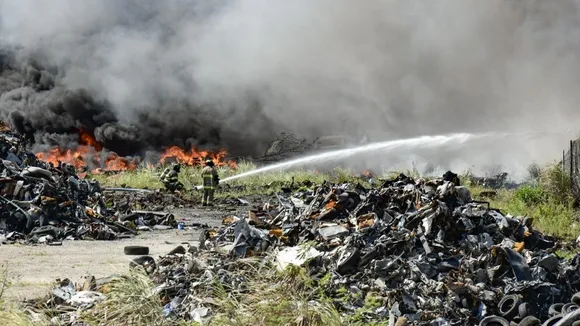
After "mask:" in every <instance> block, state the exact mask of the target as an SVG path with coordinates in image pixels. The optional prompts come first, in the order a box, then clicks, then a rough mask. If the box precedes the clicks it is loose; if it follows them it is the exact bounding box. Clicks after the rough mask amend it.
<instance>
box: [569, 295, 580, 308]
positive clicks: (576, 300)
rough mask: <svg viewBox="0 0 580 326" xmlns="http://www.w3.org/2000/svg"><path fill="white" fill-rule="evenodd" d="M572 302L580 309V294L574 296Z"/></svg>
mask: <svg viewBox="0 0 580 326" xmlns="http://www.w3.org/2000/svg"><path fill="white" fill-rule="evenodd" d="M570 302H572V303H573V304H575V305H577V306H579V307H580V292H578V293H576V294H574V295H573V296H572V300H570Z"/></svg>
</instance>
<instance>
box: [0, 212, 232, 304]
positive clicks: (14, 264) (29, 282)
mask: <svg viewBox="0 0 580 326" xmlns="http://www.w3.org/2000/svg"><path fill="white" fill-rule="evenodd" d="M222 212H223V211H220V210H211V209H203V210H202V209H178V210H176V211H175V212H174V214H175V215H176V217H177V218H178V219H180V220H183V221H184V222H185V223H186V224H190V223H202V224H207V225H209V226H217V225H219V223H220V218H219V217H220V216H221V214H222ZM199 232H200V230H199V229H186V230H175V229H173V230H154V231H150V232H142V233H140V234H139V235H137V236H136V237H134V238H130V239H121V240H116V241H64V242H63V244H62V246H47V245H38V246H27V245H3V246H1V247H0V251H1V252H2V256H1V257H0V265H1V266H4V268H5V269H6V270H7V272H8V273H9V274H10V283H11V284H10V286H9V287H8V288H7V290H6V293H4V295H5V296H6V299H9V300H14V301H22V300H26V299H32V298H37V297H41V296H44V295H46V293H48V291H49V290H50V289H52V287H53V286H54V281H55V280H56V279H63V278H69V279H71V280H74V281H76V280H78V279H80V278H81V277H83V276H85V275H93V276H95V277H97V278H100V277H107V276H110V275H113V274H126V273H127V272H128V271H129V262H130V257H131V256H126V255H124V254H123V247H125V246H128V245H137V246H147V247H149V249H150V252H149V253H150V255H151V256H152V257H158V256H161V255H164V254H166V253H168V252H169V251H171V250H172V249H173V248H175V247H176V246H178V245H179V244H181V243H185V242H187V243H190V244H192V245H197V244H198V239H199Z"/></svg>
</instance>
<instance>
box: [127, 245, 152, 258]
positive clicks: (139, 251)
mask: <svg viewBox="0 0 580 326" xmlns="http://www.w3.org/2000/svg"><path fill="white" fill-rule="evenodd" d="M123 252H124V253H125V255H133V256H137V255H149V247H143V246H126V247H125V248H123Z"/></svg>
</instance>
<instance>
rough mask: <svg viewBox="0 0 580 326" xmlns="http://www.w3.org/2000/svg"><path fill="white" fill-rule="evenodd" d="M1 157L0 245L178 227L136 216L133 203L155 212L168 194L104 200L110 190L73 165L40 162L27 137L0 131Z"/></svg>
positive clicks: (168, 218)
mask: <svg viewBox="0 0 580 326" xmlns="http://www.w3.org/2000/svg"><path fill="white" fill-rule="evenodd" d="M0 158H1V162H0V242H3V243H11V242H15V241H23V240H26V241H27V242H32V243H38V242H42V243H49V244H53V245H58V244H61V242H60V240H63V239H67V238H68V239H97V240H112V239H116V238H118V237H121V236H130V235H134V234H136V229H137V226H139V225H140V226H146V227H153V226H155V225H159V224H164V225H167V226H171V227H175V226H176V225H177V223H176V222H175V219H174V218H173V216H171V215H168V214H162V215H163V216H161V217H159V216H157V215H158V214H151V213H149V212H144V213H143V214H139V216H138V217H136V218H133V217H135V214H133V213H132V212H131V209H133V208H134V207H135V204H138V203H141V204H142V205H141V206H142V207H143V206H145V207H151V205H152V204H151V203H155V207H153V208H155V209H156V210H157V209H159V208H162V205H161V204H162V203H163V204H165V205H166V204H167V198H166V197H167V196H165V195H164V194H161V193H159V192H154V191H143V190H135V191H133V192H131V193H130V195H127V194H126V193H125V194H124V195H122V196H119V195H116V196H113V197H111V196H109V197H106V196H105V193H106V190H107V189H102V188H101V186H100V184H99V182H98V181H97V180H95V179H92V180H87V179H83V178H81V177H79V175H77V173H76V170H75V168H74V166H72V165H71V164H67V163H61V164H59V165H58V166H53V165H52V164H51V163H46V162H43V161H40V160H38V159H37V158H36V156H35V155H34V154H33V153H31V152H29V151H27V150H26V143H25V141H24V139H23V138H22V137H21V136H20V135H19V134H16V133H13V132H11V131H10V130H8V129H6V128H2V129H1V130H0ZM113 190H118V189H113ZM121 190H122V189H121ZM108 193H110V191H109V192H108ZM107 201H109V203H108V204H109V205H107ZM111 201H112V203H111ZM111 204H112V205H111ZM127 214H129V215H130V216H132V217H130V218H127V216H126V215H127ZM135 221H137V222H136V223H135Z"/></svg>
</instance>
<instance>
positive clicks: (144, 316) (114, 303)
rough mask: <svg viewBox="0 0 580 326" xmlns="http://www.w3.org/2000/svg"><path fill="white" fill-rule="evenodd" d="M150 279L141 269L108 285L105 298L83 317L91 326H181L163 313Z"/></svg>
mask: <svg viewBox="0 0 580 326" xmlns="http://www.w3.org/2000/svg"><path fill="white" fill-rule="evenodd" d="M153 288H154V284H153V282H152V281H151V279H150V278H149V277H148V276H147V275H145V274H144V273H143V272H141V271H139V270H132V271H131V273H130V274H129V275H126V276H124V277H120V278H116V279H114V280H112V281H111V282H110V283H108V284H107V285H106V289H104V291H103V292H104V293H105V295H106V299H105V300H104V301H103V302H101V303H99V304H97V305H96V306H95V307H94V308H93V309H91V310H88V311H87V312H85V313H84V314H83V315H82V317H81V320H82V321H84V322H86V323H88V324H90V325H99V326H100V325H103V326H104V325H158V326H165V325H167V326H169V325H179V323H176V322H172V321H170V320H168V319H166V318H165V317H164V316H163V305H162V302H161V300H160V298H159V295H157V294H156V293H154V292H153Z"/></svg>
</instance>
